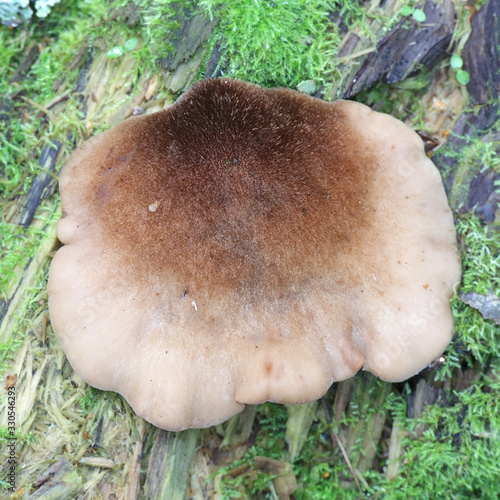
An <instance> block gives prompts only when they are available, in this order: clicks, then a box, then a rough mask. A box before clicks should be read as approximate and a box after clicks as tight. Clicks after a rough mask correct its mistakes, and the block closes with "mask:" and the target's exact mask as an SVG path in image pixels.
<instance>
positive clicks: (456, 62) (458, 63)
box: [450, 54, 464, 69]
mask: <svg viewBox="0 0 500 500" xmlns="http://www.w3.org/2000/svg"><path fill="white" fill-rule="evenodd" d="M450 65H451V67H452V68H453V69H460V68H461V67H462V66H463V65H464V61H463V59H462V58H461V57H460V56H459V55H458V54H453V55H452V56H451V59H450Z"/></svg>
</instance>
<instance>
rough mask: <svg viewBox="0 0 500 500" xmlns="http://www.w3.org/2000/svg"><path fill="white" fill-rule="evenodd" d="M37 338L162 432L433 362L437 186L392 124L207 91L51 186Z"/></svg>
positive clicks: (95, 146) (233, 88) (214, 83)
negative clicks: (361, 376) (54, 223)
mask: <svg viewBox="0 0 500 500" xmlns="http://www.w3.org/2000/svg"><path fill="white" fill-rule="evenodd" d="M60 191H61V198H62V206H63V216H62V218H61V220H60V221H59V222H58V227H57V230H58V236H59V239H60V240H61V242H62V243H64V244H65V246H63V247H62V248H61V249H59V250H58V252H57V253H56V256H55V258H54V260H53V263H52V265H51V270H50V277H49V307H50V315H51V321H52V324H53V327H54V331H55V332H56V334H57V336H58V338H59V339H60V341H61V343H62V346H63V348H64V350H65V352H66V354H67V356H68V359H69V360H70V362H71V364H72V365H73V367H74V368H75V370H76V371H77V372H78V373H79V374H80V375H81V376H82V378H83V379H84V380H86V381H87V382H88V383H90V384H91V385H93V386H95V387H98V388H100V389H105V390H113V391H117V392H119V393H120V394H122V395H123V396H124V397H125V398H126V399H127V400H128V402H129V403H130V404H131V406H132V407H133V408H134V410H135V411H136V412H137V413H138V414H139V415H141V416H143V417H144V418H146V419H147V420H149V421H150V422H152V423H153V424H155V425H157V426H159V427H162V428H166V429H171V430H180V429H183V428H187V427H205V426H209V425H213V424H216V423H219V422H221V421H224V420H225V419H227V418H229V417H230V416H232V415H234V414H235V413H237V412H239V411H241V410H242V409H243V405H244V404H256V403H260V402H263V401H267V400H270V401H276V402H282V403H293V402H295V403H297V402H304V401H308V400H312V399H316V398H318V397H321V396H322V395H323V394H324V393H325V392H326V390H327V389H328V387H329V386H330V385H331V383H332V382H333V381H334V380H342V379H345V378H348V377H350V376H352V375H353V374H354V373H356V372H357V371H358V370H359V369H360V368H364V369H367V370H369V371H371V372H373V373H374V374H376V375H377V376H379V377H381V378H383V379H385V380H389V381H400V380H404V379H406V378H408V377H409V376H411V375H413V374H415V373H417V372H418V371H420V370H421V369H422V368H424V367H425V366H426V365H427V364H428V363H430V362H431V361H432V360H433V359H435V358H436V357H437V356H439V355H440V354H441V353H442V351H443V350H444V348H445V347H446V345H447V344H448V342H449V340H450V338H451V334H452V330H453V320H452V316H451V311H450V306H449V298H450V296H451V294H452V289H453V286H454V285H455V284H456V283H457V282H458V281H459V279H460V261H459V257H458V252H457V248H456V241H455V231H454V227H453V220H452V216H451V212H450V209H449V207H448V204H447V200H446V195H445V193H444V189H443V186H442V182H441V179H440V176H439V173H438V171H437V169H436V168H435V167H434V165H433V164H432V162H431V161H430V160H429V159H428V158H427V157H426V155H425V153H424V150H423V145H422V142H421V140H420V139H419V138H418V136H417V135H416V134H415V133H414V132H413V131H411V129H409V128H408V127H406V126H405V125H404V124H403V123H401V122H399V121H398V120H396V119H394V118H392V117H390V116H388V115H384V114H380V113H376V112H373V111H371V110H370V109H369V108H368V107H366V106H364V105H362V104H358V103H354V102H347V101H336V102H333V103H325V102H323V101H320V100H317V99H313V98H311V97H308V96H306V95H304V94H300V93H297V92H294V91H290V90H285V89H263V88H260V87H258V86H255V85H252V84H248V83H243V82H239V81H235V80H228V79H220V80H205V81H203V82H200V83H198V84H196V85H194V86H193V87H192V88H191V89H190V90H189V91H187V92H186V93H185V94H184V95H183V96H182V97H181V98H180V99H179V100H178V101H177V102H176V103H175V104H174V105H173V106H171V107H170V108H168V109H166V110H164V111H161V112H159V113H155V114H152V115H148V116H142V117H135V118H130V119H128V120H126V121H124V122H123V123H121V124H120V125H118V126H116V127H114V128H112V129H110V130H108V131H106V132H103V133H101V134H99V135H97V136H95V137H93V138H91V139H90V140H88V141H87V142H85V143H84V144H83V145H82V146H81V147H80V148H78V149H77V150H76V151H75V153H74V154H73V155H72V156H71V158H70V159H69V160H68V162H67V164H66V165H65V167H64V169H63V172H62V174H61V179H60Z"/></svg>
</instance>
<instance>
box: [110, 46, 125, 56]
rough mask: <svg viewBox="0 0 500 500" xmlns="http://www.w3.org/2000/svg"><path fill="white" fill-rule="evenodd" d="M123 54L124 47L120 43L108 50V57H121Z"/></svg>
mask: <svg viewBox="0 0 500 500" xmlns="http://www.w3.org/2000/svg"><path fill="white" fill-rule="evenodd" d="M122 55H123V47H120V46H119V45H118V46H116V47H113V48H112V49H110V50H108V57H120V56H122Z"/></svg>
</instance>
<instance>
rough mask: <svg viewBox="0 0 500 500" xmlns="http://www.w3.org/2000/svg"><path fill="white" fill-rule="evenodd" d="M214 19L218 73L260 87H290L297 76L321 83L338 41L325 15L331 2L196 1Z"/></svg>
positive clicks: (332, 67)
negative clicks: (219, 55) (216, 24)
mask: <svg viewBox="0 0 500 500" xmlns="http://www.w3.org/2000/svg"><path fill="white" fill-rule="evenodd" d="M199 4H200V6H201V7H202V8H203V9H204V10H205V12H206V13H207V15H209V16H210V15H215V16H216V17H219V18H220V21H219V24H218V26H217V29H216V32H215V34H214V37H213V38H212V41H211V42H212V45H214V44H215V43H218V44H220V50H221V52H222V54H223V55H222V58H221V61H220V70H221V71H222V72H223V73H224V75H227V76H231V77H234V78H239V79H242V80H246V81H250V82H253V83H257V84H260V85H264V86H286V87H294V86H296V85H297V84H298V83H299V82H301V81H303V80H315V81H317V82H324V81H325V80H328V79H331V78H332V76H333V74H334V72H335V63H334V62H333V56H334V55H335V52H336V49H337V47H338V44H339V42H340V38H339V36H338V35H337V28H336V26H335V24H334V23H332V22H331V21H330V20H329V17H328V16H329V15H330V14H331V13H332V12H333V11H335V10H336V9H337V6H336V4H335V3H334V2H328V1H318V0H315V1H311V2H307V6H306V3H305V2H304V1H301V0H292V1H289V2H267V1H261V0H259V1H255V0H243V1H240V2H224V1H221V0H204V1H201V2H199Z"/></svg>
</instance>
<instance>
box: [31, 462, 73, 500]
mask: <svg viewBox="0 0 500 500" xmlns="http://www.w3.org/2000/svg"><path fill="white" fill-rule="evenodd" d="M33 486H34V487H35V488H36V491H35V492H34V493H32V494H31V495H29V497H28V500H35V499H37V498H40V499H43V500H70V499H73V498H75V497H76V495H77V494H78V493H79V492H80V491H82V480H81V477H80V476H79V475H78V473H77V470H76V466H75V465H74V464H73V463H72V462H71V460H69V459H68V458H67V457H65V456H64V455H63V456H62V457H60V458H59V459H58V460H57V462H55V463H54V464H53V465H51V466H50V467H49V468H48V469H47V471H46V472H45V473H43V474H42V475H41V476H40V477H39V478H38V479H37V480H36V481H35V482H34V484H33Z"/></svg>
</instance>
